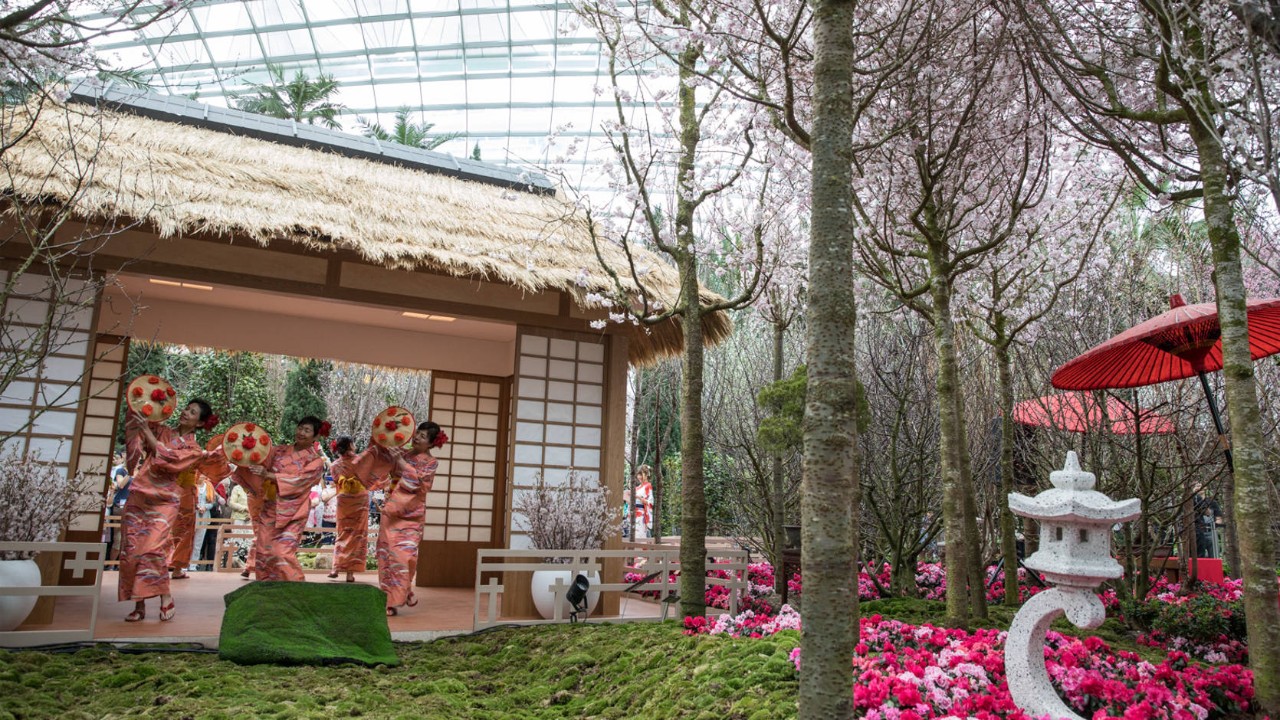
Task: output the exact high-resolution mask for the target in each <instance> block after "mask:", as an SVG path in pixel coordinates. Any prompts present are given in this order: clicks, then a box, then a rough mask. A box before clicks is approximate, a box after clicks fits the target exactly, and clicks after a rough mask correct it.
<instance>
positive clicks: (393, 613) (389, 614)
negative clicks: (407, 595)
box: [387, 607, 400, 617]
mask: <svg viewBox="0 0 1280 720" xmlns="http://www.w3.org/2000/svg"><path fill="white" fill-rule="evenodd" d="M399 614H400V613H399V611H397V610H396V609H395V608H393V607H389V608H387V617H395V616H396V615H399Z"/></svg>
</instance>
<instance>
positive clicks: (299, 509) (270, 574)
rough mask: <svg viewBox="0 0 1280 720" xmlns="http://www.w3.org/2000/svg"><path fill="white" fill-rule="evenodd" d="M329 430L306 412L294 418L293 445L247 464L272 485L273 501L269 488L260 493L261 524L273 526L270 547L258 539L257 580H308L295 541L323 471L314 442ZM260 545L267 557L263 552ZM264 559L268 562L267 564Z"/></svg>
mask: <svg viewBox="0 0 1280 720" xmlns="http://www.w3.org/2000/svg"><path fill="white" fill-rule="evenodd" d="M328 434H329V423H327V422H324V421H322V420H321V419H320V418H318V417H315V416H311V415H308V416H307V417H304V418H302V419H301V420H299V421H298V426H297V428H296V429H295V430H294V432H293V444H292V445H276V446H274V447H272V448H271V454H270V455H268V456H267V459H266V461H265V462H264V463H263V464H262V465H252V466H250V467H249V472H250V473H251V474H253V475H257V476H258V477H260V478H262V480H263V481H265V484H267V485H273V486H274V491H275V492H274V495H275V499H274V502H270V501H269V500H268V498H269V497H270V495H272V494H273V493H271V492H270V491H269V490H268V492H265V493H264V494H263V500H264V502H263V504H262V509H261V515H260V517H259V518H258V522H259V524H260V525H263V526H265V529H267V530H269V531H270V532H271V542H270V546H269V547H266V546H264V545H263V544H262V543H257V547H256V549H257V569H258V570H259V574H258V579H259V580H288V581H290V582H302V581H304V580H306V574H305V573H304V572H303V571H302V564H301V563H299V562H298V545H299V544H300V543H301V540H302V533H303V531H304V530H305V529H306V527H307V517H308V516H309V515H310V514H311V488H312V486H313V485H315V484H316V483H317V482H319V481H320V478H321V477H322V476H323V475H324V453H321V452H320V450H319V449H318V448H317V447H316V438H317V437H323V436H325V435H328ZM246 490H247V488H246ZM268 505H271V506H273V507H268ZM268 516H270V517H268ZM264 551H265V554H266V555H269V557H266V558H264ZM264 559H265V560H266V561H267V564H268V567H266V568H264V566H263V565H264V563H263V560H264Z"/></svg>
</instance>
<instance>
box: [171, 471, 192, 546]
mask: <svg viewBox="0 0 1280 720" xmlns="http://www.w3.org/2000/svg"><path fill="white" fill-rule="evenodd" d="M195 481H196V473H195V471H194V470H188V471H187V472H184V473H181V474H179V475H178V519H177V521H176V522H174V525H173V547H172V548H171V549H170V551H169V567H170V568H172V569H173V570H186V569H187V565H189V564H191V550H192V546H193V545H195V542H196V482H195Z"/></svg>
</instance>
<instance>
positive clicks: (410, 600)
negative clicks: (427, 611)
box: [404, 593, 418, 607]
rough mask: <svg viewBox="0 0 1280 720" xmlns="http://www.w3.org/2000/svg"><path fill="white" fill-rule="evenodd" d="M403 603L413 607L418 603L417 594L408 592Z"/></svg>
mask: <svg viewBox="0 0 1280 720" xmlns="http://www.w3.org/2000/svg"><path fill="white" fill-rule="evenodd" d="M404 604H405V605H408V606H409V607H413V606H415V605H417V604H418V596H417V595H414V594H413V593H409V597H408V598H406V599H405V601H404Z"/></svg>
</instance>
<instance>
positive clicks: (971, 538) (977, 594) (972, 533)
mask: <svg viewBox="0 0 1280 720" xmlns="http://www.w3.org/2000/svg"><path fill="white" fill-rule="evenodd" d="M954 347H955V346H954V345H952V348H954ZM954 366H955V368H956V378H957V380H956V383H955V388H956V439H957V441H958V442H959V445H960V489H961V490H962V491H963V492H964V546H965V548H967V549H968V556H969V562H968V565H967V568H968V570H969V610H970V614H971V615H973V617H975V618H981V619H983V620H985V619H986V617H987V584H986V579H987V573H986V570H987V568H986V557H985V556H984V555H983V554H982V537H981V536H980V535H979V534H978V495H977V493H978V489H977V488H976V487H975V486H974V484H973V458H972V456H971V455H970V454H969V433H968V431H967V430H966V429H965V421H964V419H965V413H964V393H963V392H962V391H961V390H960V382H959V367H960V363H959V361H958V360H957V361H955V363H954Z"/></svg>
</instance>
